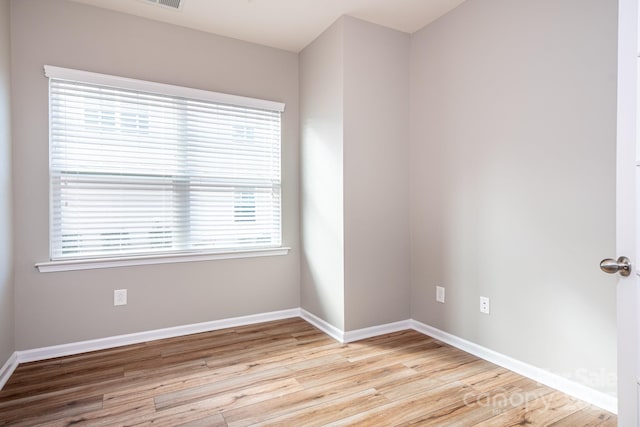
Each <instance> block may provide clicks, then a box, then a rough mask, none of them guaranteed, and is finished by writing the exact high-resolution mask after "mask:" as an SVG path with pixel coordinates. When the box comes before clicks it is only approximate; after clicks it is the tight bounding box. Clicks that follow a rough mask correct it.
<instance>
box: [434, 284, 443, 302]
mask: <svg viewBox="0 0 640 427" xmlns="http://www.w3.org/2000/svg"><path fill="white" fill-rule="evenodd" d="M436 301H437V302H441V303H443V304H444V288H443V287H442V286H436Z"/></svg>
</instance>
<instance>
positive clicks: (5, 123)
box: [0, 0, 15, 366]
mask: <svg viewBox="0 0 640 427" xmlns="http://www.w3.org/2000/svg"><path fill="white" fill-rule="evenodd" d="M9 15H10V13H9V0H0V366H2V365H3V364H4V363H5V361H6V360H7V359H8V358H9V357H10V356H11V355H12V354H13V352H14V350H15V346H14V323H13V322H14V320H13V313H14V306H13V298H14V295H13V293H14V289H13V236H12V234H13V227H12V224H11V218H12V185H11V113H10V93H11V54H10V52H11V43H10V33H9V28H10V25H9V24H10V22H9Z"/></svg>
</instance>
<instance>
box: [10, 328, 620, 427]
mask: <svg viewBox="0 0 640 427" xmlns="http://www.w3.org/2000/svg"><path fill="white" fill-rule="evenodd" d="M0 425H2V426H4V425H19V426H22V425H25V426H31V425H47V426H81V425H88V426H124V425H127V426H133V425H136V426H138V425H139V426H156V425H157V426H191V427H196V426H233V427H236V426H253V425H260V426H271V425H273V426H296V427H297V426H307V425H308V426H318V425H331V426H347V425H349V426H350V425H366V426H412V425H420V426H465V427H466V426H473V425H478V426H511V425H553V426H572V427H573V426H615V425H616V417H615V415H613V414H611V413H608V412H606V411H604V410H601V409H598V408H596V407H593V406H590V405H588V404H586V403H584V402H581V401H579V400H576V399H573V398H571V397H569V396H567V395H564V394H562V393H560V392H558V391H555V390H553V389H551V388H548V387H546V386H542V385H540V384H537V383H536V382H534V381H531V380H529V379H526V378H523V377H521V376H519V375H516V374H514V373H512V372H510V371H507V370H506V369H503V368H500V367H498V366H496V365H493V364H491V363H489V362H486V361H484V360H481V359H478V358H477V357H475V356H472V355H469V354H467V353H464V352H462V351H460V350H457V349H455V348H453V347H450V346H447V345H445V344H442V343H440V342H438V341H436V340H434V339H433V338H430V337H427V336H424V335H422V334H420V333H418V332H415V331H402V332H397V333H392V334H388V335H384V336H380V337H376V338H370V339H366V340H362V341H359V342H355V343H350V344H339V343H337V342H336V341H334V340H333V339H331V338H329V337H327V336H326V335H324V334H323V333H322V332H320V331H318V330H317V329H315V328H314V327H312V326H310V325H309V324H308V323H306V322H305V321H303V320H301V319H289V320H283V321H277V322H269V323H263V324H259V325H252V326H246V327H239V328H232V329H225V330H219V331H215V332H208V333H202V334H196V335H191V336H186V337H179V338H172V339H166V340H160V341H153V342H149V343H145V344H136V345H131V346H127V347H120V348H116V349H111V350H104V351H97V352H93V353H85V354H81V355H76V356H69V357H63V358H57V359H51V360H46V361H41V362H34V363H27V364H23V365H20V366H19V367H18V368H17V369H16V371H15V372H14V374H13V375H12V377H11V378H10V379H9V381H8V383H7V384H6V386H5V388H4V389H3V390H2V391H1V392H0Z"/></svg>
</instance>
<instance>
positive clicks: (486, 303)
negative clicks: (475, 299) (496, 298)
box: [480, 297, 491, 314]
mask: <svg viewBox="0 0 640 427" xmlns="http://www.w3.org/2000/svg"><path fill="white" fill-rule="evenodd" d="M490 312H491V301H490V300H489V298H487V297H480V313H484V314H489V313H490Z"/></svg>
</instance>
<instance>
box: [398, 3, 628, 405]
mask: <svg viewBox="0 0 640 427" xmlns="http://www.w3.org/2000/svg"><path fill="white" fill-rule="evenodd" d="M616 31H617V28H616V2H615V1H606V0H563V1H557V0H539V1H514V0H468V1H467V2H465V3H463V4H462V5H461V6H460V7H458V8H457V9H455V10H454V11H453V12H452V13H450V14H448V15H445V16H444V17H443V18H441V19H440V20H438V21H436V22H435V23H433V24H431V25H429V26H427V27H426V28H424V29H423V30H421V31H420V32H418V33H416V34H415V35H414V36H413V37H412V48H411V55H412V61H411V163H410V167H411V236H412V242H411V263H412V264H411V280H412V294H411V295H412V298H411V301H412V307H411V309H412V316H413V318H414V319H417V320H420V321H422V322H425V323H427V324H430V325H432V326H435V327H437V328H440V329H442V330H444V331H446V332H449V333H452V334H454V335H457V336H459V337H462V338H465V339H467V340H470V341H473V342H475V343H478V344H480V345H483V346H485V347H488V348H490V349H493V350H496V351H498V352H500V353H503V354H506V355H508V356H511V357H514V358H516V359H518V360H521V361H524V362H527V363H530V364H533V365H535V366H538V367H541V368H546V369H549V370H551V371H553V372H555V373H558V374H561V375H564V376H567V377H569V378H571V379H573V380H576V381H578V382H582V383H584V384H586V385H589V386H592V387H594V388H596V389H599V390H601V391H604V392H608V393H611V394H615V372H616V323H615V322H616V315H615V310H616V306H615V282H616V279H615V278H612V277H608V276H606V275H604V274H602V273H601V272H600V271H599V269H598V262H599V261H600V259H602V258H605V257H610V256H613V254H615V246H614V237H615V216H614V207H615V138H616V95H615V94H616ZM436 285H441V286H444V287H445V288H446V292H447V293H446V303H445V304H438V303H436V302H435V286H436ZM481 295H483V296H487V297H490V298H491V314H490V315H489V316H487V315H483V314H480V313H479V309H478V306H479V297H480V296H481Z"/></svg>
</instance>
